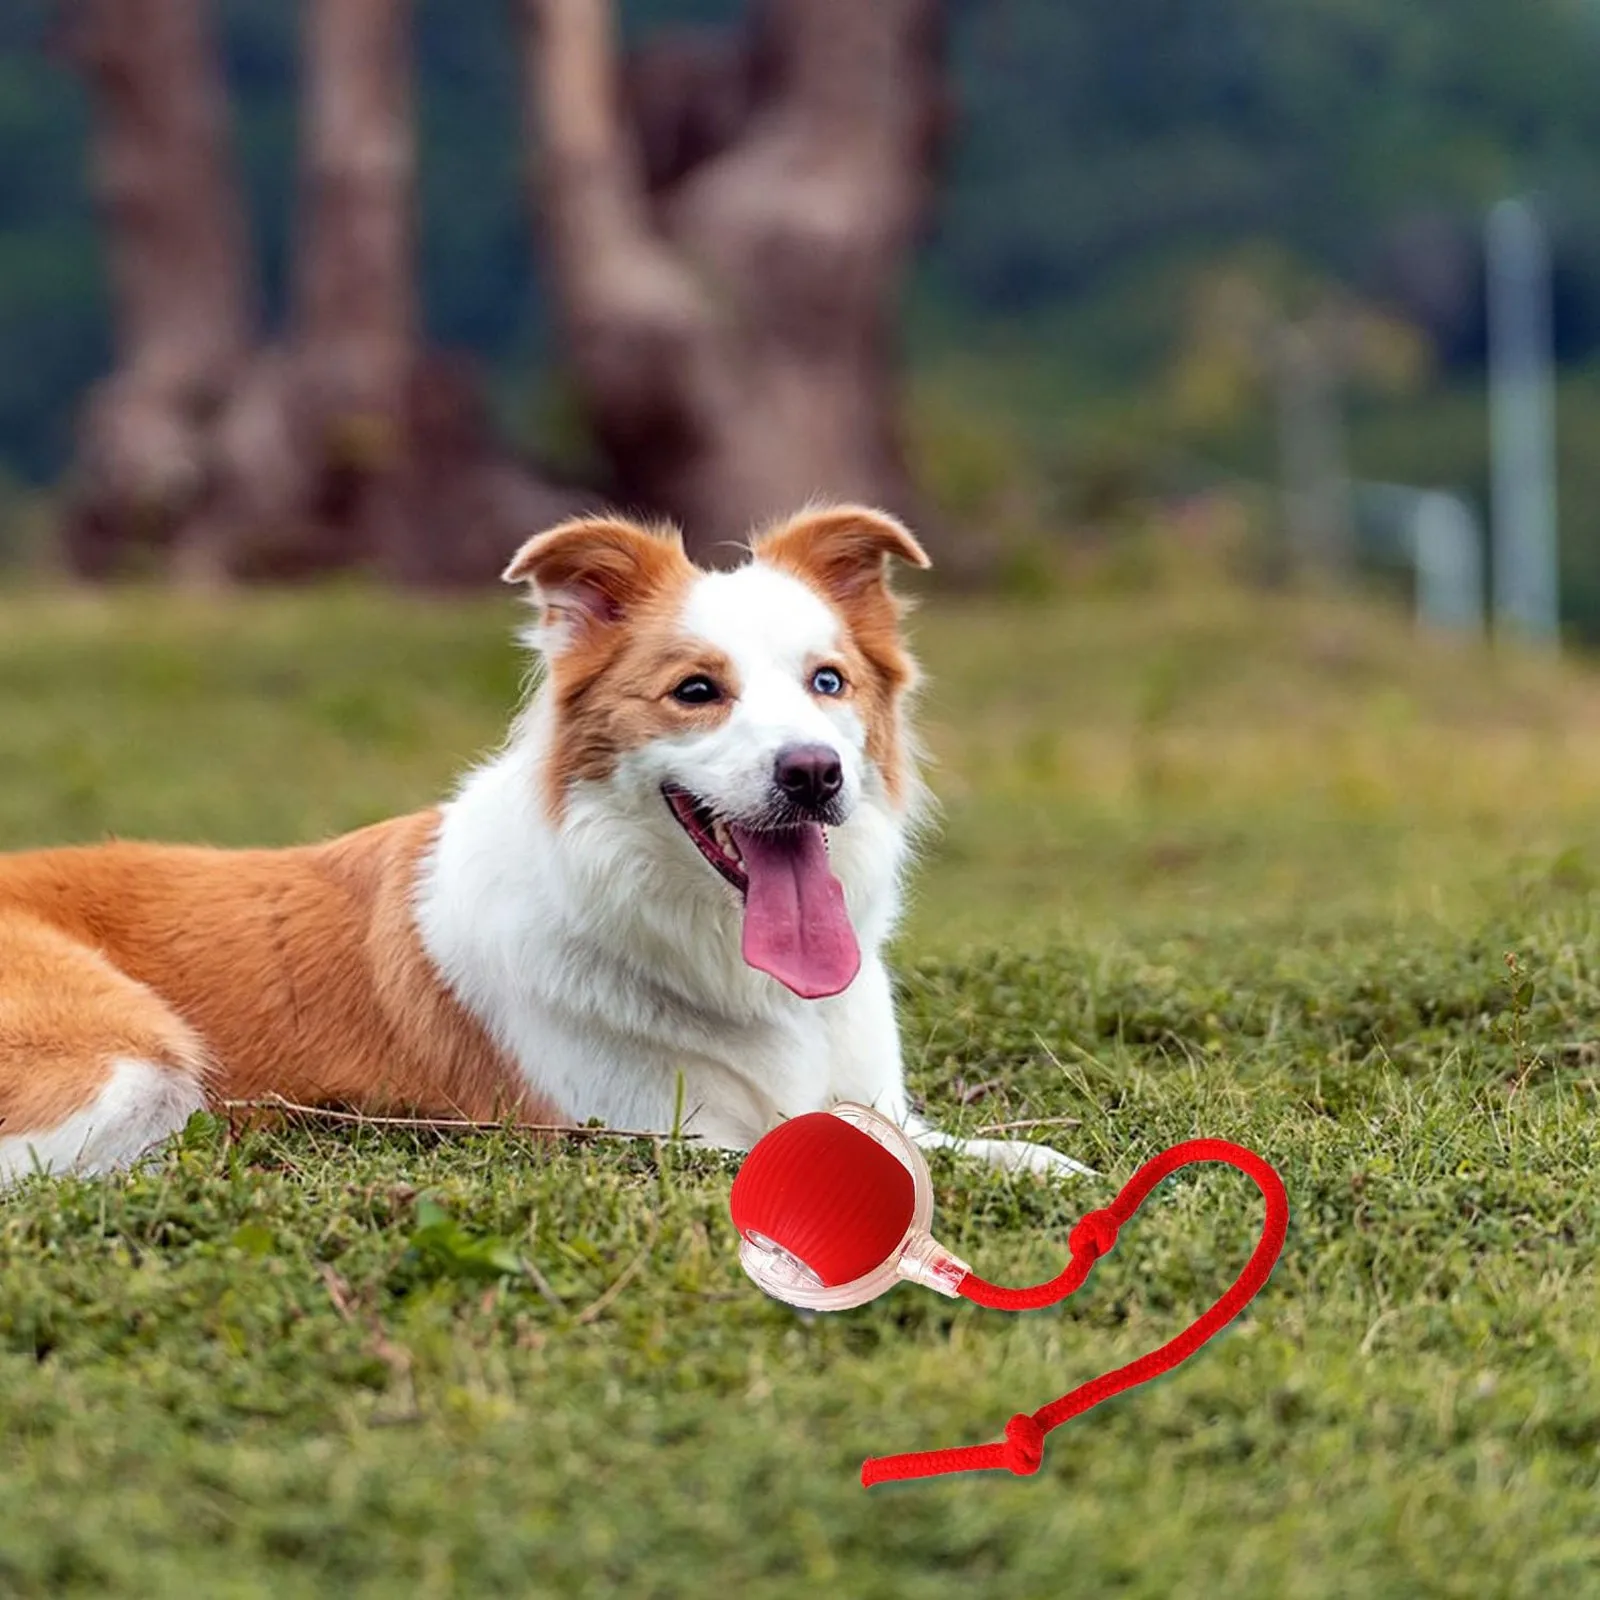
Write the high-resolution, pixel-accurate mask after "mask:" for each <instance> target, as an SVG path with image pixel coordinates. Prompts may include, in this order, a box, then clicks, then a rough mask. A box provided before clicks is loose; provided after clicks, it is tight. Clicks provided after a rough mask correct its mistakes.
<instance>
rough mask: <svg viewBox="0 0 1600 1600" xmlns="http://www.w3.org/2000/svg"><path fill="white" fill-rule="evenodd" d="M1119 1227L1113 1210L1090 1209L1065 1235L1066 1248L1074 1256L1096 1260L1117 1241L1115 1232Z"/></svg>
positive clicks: (1120, 1225) (1119, 1224)
mask: <svg viewBox="0 0 1600 1600" xmlns="http://www.w3.org/2000/svg"><path fill="white" fill-rule="evenodd" d="M1121 1227H1122V1224H1121V1223H1120V1222H1118V1221H1117V1218H1116V1214H1115V1212H1112V1211H1109V1210H1102V1211H1091V1212H1090V1213H1089V1214H1088V1215H1087V1216H1086V1217H1084V1219H1083V1220H1082V1221H1081V1222H1080V1223H1079V1224H1078V1225H1077V1227H1075V1228H1074V1229H1073V1230H1072V1232H1071V1233H1070V1234H1069V1235H1068V1236H1067V1248H1068V1249H1069V1250H1070V1251H1071V1252H1072V1254H1073V1256H1074V1257H1087V1258H1088V1260H1090V1261H1098V1260H1099V1259H1100V1257H1101V1256H1103V1255H1106V1254H1107V1253H1108V1252H1109V1251H1110V1249H1111V1247H1112V1245H1114V1244H1115V1243H1116V1242H1117V1232H1118V1230H1119V1229H1120V1228H1121Z"/></svg>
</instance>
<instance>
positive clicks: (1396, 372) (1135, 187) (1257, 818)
mask: <svg viewBox="0 0 1600 1600" xmlns="http://www.w3.org/2000/svg"><path fill="white" fill-rule="evenodd" d="M1597 72H1600V3H1595V0H1522V3H1513V0H1414V3H1412V4H1410V5H1406V6H1403V7H1397V6H1390V5H1379V4H1375V3H1370V0H1297V3H1295V4H1293V5H1286V4H1282V3H1281V0H1212V3H1210V4H1207V5H1206V6H1204V7H1199V6H1193V5H1187V4H1180V3H1178V0H1120V3H1119V4H1117V5H1114V6H1108V5H1101V4H1089V3H1087V0H1082V3H1080V0H983V3H978V0H875V3H874V4H872V5H871V6H866V5H862V4H860V3H859V0H648V3H647V0H627V3H624V4H621V5H620V6H618V5H614V4H609V3H606V0H505V3H499V0H497V3H495V4H484V5H471V6H463V5H460V4H450V3H446V0H412V3H409V4H407V3H403V0H318V3H317V4H316V5H315V6H311V5H298V6H296V5H288V4H285V3H282V0H13V3H12V4H10V5H9V6H7V7H6V8H5V11H4V15H3V17H0V616H3V626H0V693H3V697H4V698H3V703H4V705H5V707H6V715H5V717H4V719H0V763H3V764H4V765H6V766H7V767H8V768H9V769H10V770H13V771H15V772H18V773H26V774H27V780H26V782H17V783H14V784H11V785H8V786H5V787H4V788H3V789H0V844H7V845H11V844H24V843H30V842H45V841H48V840H53V839H58V838H73V837H85V836H93V835H95V834H97V833H100V832H104V831H107V830H110V831H116V832H123V833H144V834H156V835H167V836H191V837H199V838H207V839H212V840H216V841H218V842H232V843H250V842H269V841H274V840H287V839H292V838H298V837H305V836H307V835H308V834H314V833H318V832H325V831H331V830H334V829H337V828H343V827H347V826H353V825H355V824H356V823H359V822H363V821H366V820H370V819H371V818H373V817H376V816H381V815H385V814H389V813H391V812H393V811H394V810H396V809H399V808H401V807H403V806H405V805H408V804H424V803H427V802H429V801H431V800H432V799H433V798H434V797H435V796H436V795H437V794H438V793H439V792H440V790H441V787H442V786H443V785H444V784H445V783H447V782H448V780H449V778H450V775H451V774H452V773H453V772H455V771H457V770H459V768H460V766H461V764H462V763H463V762H465V761H467V760H469V759H471V757H472V756H473V755H474V754H475V753H476V751H478V750H479V749H481V748H483V747H484V745H485V744H487V743H489V742H491V741H492V740H494V739H495V738H496V737H498V733H499V730H500V728H501V726H502V725H503V718H504V714H505V708H506V706H507V705H508V704H510V703H511V702H512V700H513V699H514V697H515V695H516V693H517V689H518V685H519V681H520V678H521V674H522V670H523V664H522V663H521V661H519V659H518V657H517V655H516V652H515V650H514V649H513V647H512V645H511V643H510V637H509V636H510V627H509V626H508V624H509V622H510V621H511V619H512V617H513V616H514V615H515V611H514V607H513V603H512V597H511V596H510V595H509V594H507V593H506V592H505V591H504V590H503V589H502V587H501V586H500V585H499V584H498V583H497V582H496V575H497V574H498V572H499V571H500V569H501V566H502V565H503V563H504V561H505V558H506V555H507V553H508V552H509V551H510V550H512V549H514V548H515V546H516V544H517V543H518V542H520V541H521V540H522V539H523V538H525V537H526V536H527V535H528V534H529V533H530V532H531V531H533V530H536V529H537V528H539V527H541V526H544V525H547V524H548V523H549V522H550V521H552V520H554V519H556V518H558V517H560V516H562V515H564V514H567V513H569V512H571V511H574V510H578V509H583V508H590V507H593V506H595V505H597V504H599V503H601V502H604V501H611V502H614V503H620V504H622V505H624V506H627V507H629V508H631V509H634V510H636V511H640V512H645V513H650V514H661V515H667V516H671V517H674V518H676V519H678V520H679V521H680V523H681V524H682V525H683V526H684V527H685V528H686V529H687V530H688V536H689V540H690V543H691V545H692V547H693V549H694V551H695V552H696V553H697V554H698V555H699V556H700V557H701V558H702V559H703V560H707V561H719V560H724V559H727V558H728V556H729V555H730V554H733V553H736V552H737V549H738V541H739V539H740V538H741V536H742V535H743V534H744V533H745V531H746V530H747V529H748V528H749V527H750V526H751V524H752V523H753V522H755V521H758V520H759V519H761V518H764V517H768V516H773V515H781V514H784V513H787V512H789V511H790V510H792V509H793V508H794V506H795V505H796V504H798V503H799V502H801V501H802V500H804V499H805V498H807V497H809V496H811V495H813V494H816V493H823V494H827V495H833V496H839V497H858V498H864V499H867V500H871V501H874V502H876V503H878V504H881V505H885V506H887V507H889V508H891V509H893V510H895V511H898V512H900V513H901V514H903V515H905V516H906V517H907V518H909V519H910V520H911V522H912V523H913V525H914V526H915V527H916V528H917V530H918V532H919V534H920V535H921V536H922V537H923V538H924V540H925V542H926V543H927V544H928V546H929V547H930V549H931V550H932V551H933V553H934V555H935V558H936V571H935V573H934V575H933V580H932V581H933V587H932V588H931V589H929V588H928V587H927V586H926V585H924V584H922V583H921V582H920V580H919V585H918V587H920V588H921V589H922V590H923V597H924V598H925V599H927V600H928V602H929V603H928V604H927V605H926V606H925V607H924V609H923V610H922V611H921V613H920V614H919V616H918V618H917V619H916V635H917V645H918V648H919V650H920V651H921V652H922V654H923V656H924V659H925V661H926V662H927V665H928V667H929V669H930V677H931V680H932V688H931V690H930V693H929V696H928V699H927V702H926V705H925V721H926V723H927V727H928V738H929V743H930V745H931V748H932V752H933V754H934V756H935V758H936V763H937V771H936V774H935V783H936V787H937V788H938V791H939V794H940V797H941V800H942V802H943V803H944V806H945V817H944V831H943V834H942V842H941V845H940V848H939V850H938V852H937V854H936V855H935V856H934V858H933V860H932V862H931V864H930V867H929V869H928V870H927V871H926V872H925V873H924V875H923V883H922V889H921V893H920V898H919V900H918V903H917V910H916V911H915V913H914V917H913V929H912V935H911V937H912V938H913V941H914V943H916V944H917V945H918V946H919V947H926V946H928V945H929V944H937V943H948V942H951V941H956V942H960V941H963V940H967V939H988V938H990V937H996V938H1005V939H1009V940H1015V939H1018V938H1021V937H1023V936H1024V935H1027V934H1030V933H1038V934H1040V935H1045V934H1048V933H1050V932H1053V931H1060V929H1061V927H1062V925H1063V923H1066V924H1069V925H1070V926H1071V927H1074V928H1080V929H1081V928H1089V929H1092V930H1093V936H1094V937H1106V936H1110V935H1112V934H1116V935H1121V934H1122V933H1125V932H1133V931H1135V930H1137V929H1138V928H1140V927H1142V926H1146V925H1152V926H1153V925H1159V926H1161V927H1167V926H1169V925H1171V922H1172V919H1173V918H1174V917H1177V918H1179V920H1180V922H1181V923H1182V924H1183V925H1185V926H1187V925H1202V924H1203V925H1207V926H1209V925H1211V924H1212V923H1214V922H1215V921H1216V920H1217V919H1219V918H1220V919H1223V920H1228V919H1233V920H1238V919H1240V918H1249V919H1256V920H1258V921H1259V920H1260V919H1263V918H1265V919H1266V920H1267V922H1268V923H1269V924H1270V923H1273V922H1280V923H1285V924H1293V925H1294V926H1295V927H1297V928H1300V929H1305V928H1306V927H1308V926H1311V925H1313V924H1316V923H1317V922H1318V921H1319V919H1320V920H1322V921H1331V924H1332V925H1336V926H1337V927H1338V928H1339V929H1341V930H1344V931H1348V930H1349V929H1350V928H1351V927H1352V926H1355V925H1357V924H1358V923H1359V922H1360V919H1362V918H1369V919H1370V918H1374V917H1376V918H1379V919H1385V918H1391V917H1393V916H1394V915H1396V914H1405V915H1411V914H1413V913H1417V914H1424V915H1427V916H1433V915H1436V914H1449V913H1453V912H1455V911H1457V910H1460V911H1463V912H1465V911H1466V910H1467V909H1468V908H1469V907H1477V906H1480V905H1481V904H1482V903H1483V902H1484V901H1485V900H1488V901H1489V902H1492V903H1493V904H1495V905H1496V906H1500V905H1502V904H1503V903H1504V900H1505V897H1506V895H1507V894H1511V895H1513V896H1515V895H1518V894H1522V893H1524V892H1526V890H1527V886H1528V885H1530V884H1532V885H1536V886H1542V887H1543V888H1545V889H1550V890H1551V892H1558V891H1559V892H1566V891H1568V890H1572V889H1574V888H1576V889H1578V890H1582V889H1583V888H1584V886H1585V885H1587V884H1588V883H1589V881H1590V876H1591V873H1590V868H1589V866H1588V865H1587V862H1588V861H1589V860H1590V859H1591V857H1592V858H1594V859H1596V860H1600V822H1597V821H1596V819H1595V815H1594V813H1595V808H1594V806H1593V804H1592V797H1593V795H1594V793H1595V792H1596V789H1597V786H1600V755H1596V753H1595V752H1596V751H1597V750H1600V740H1596V739H1595V738H1594V737H1593V735H1594V732H1595V731H1596V730H1597V729H1600V680H1597V679H1596V678H1595V676H1594V674H1593V672H1592V669H1591V668H1590V666H1589V665H1588V654H1587V647H1588V644H1589V642H1590V641H1591V640H1594V639H1595V638H1596V637H1600V452H1596V451H1595V450H1593V449H1591V448H1590V440H1591V438H1592V437H1595V436H1597V435H1600V96H1597V95H1596V93H1595V92H1594V85H1595V83H1596V82H1597V81H1600V76H1597ZM68 580H75V581H68ZM112 580H115V581H112ZM225 596H226V598H224V597H225ZM1419 624H1420V625H1419ZM1558 639H1565V641H1566V642H1567V648H1566V649H1565V651H1564V652H1562V651H1557V650H1554V649H1551V648H1548V647H1549V646H1550V645H1552V644H1554V643H1555V642H1556V641H1557V640H1558ZM185 752H188V753H190V754H191V755H202V754H203V756H204V758H205V759H204V760H203V761H198V762H197V761H195V760H193V759H181V757H182V756H183V753H185ZM175 757H180V759H174V758H175ZM1552 886H1554V887H1552ZM1563 886H1564V888H1563ZM1352 919H1354V921H1353V920H1352Z"/></svg>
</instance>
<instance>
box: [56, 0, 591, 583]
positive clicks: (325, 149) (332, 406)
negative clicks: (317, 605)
mask: <svg viewBox="0 0 1600 1600" xmlns="http://www.w3.org/2000/svg"><path fill="white" fill-rule="evenodd" d="M410 11H411V5H410V0H315V3H314V4H308V5H306V6H305V7H304V8H303V15H304V18H305V34H304V72H303V81H304V85H305V89H304V94H305V99H304V104H303V120H302V143H301V160H300V185H299V200H298V207H299V209H298V217H297V224H298V226H297V237H296V254H295V261H294V274H293V280H292V300H293V305H292V310H291V314H290V319H289V327H288V329H287V332H286V334H285V337H284V338H283V339H282V340H281V341H279V342H277V343H274V344H267V345H262V344H258V343H257V342H256V341H255V340H254V338H253V333H254V329H253V321H254V315H253V312H254V298H255V297H254V287H253V282H252V278H251V273H250V269H249V255H248V241H247V239H246V228H245V219H244V213H243V207H242V205H241V203H240V199H239V192H238V188H237V183H236V179H235V175H234V172H233V169H232V162H231V160H230V158H229V155H228V148H227V138H226V136H227V126H226V123H227V116H226V98H225V94H224V89H223V84H222V80H221V76H220V72H219V70H218V63H217V58H216V55H215V52H214V47H213V41H212V40H211V38H210V35H209V29H208V27H207V25H206V23H207V16H206V11H205V0H81V5H80V7H79V9H78V10H77V11H75V12H74V13H73V15H72V18H71V21H70V23H69V27H68V30H67V34H66V38H65V40H64V43H65V45H66V46H67V48H68V50H69V51H70V52H71V53H72V55H73V56H74V57H75V58H76V59H77V61H78V62H79V63H80V64H81V66H82V67H83V69H84V71H85V72H86V75H87V76H88V79H89V82H90V87H91V91H92V97H93V101H94V105H95V112H96V138H95V166H96V175H97V179H98V188H99V192H100V196H101V209H102V214H103V217H104V222H105V231H106V237H107V242H108V250H109V254H110V259H111V264H112V278H113V284H114V289H115V297H114V298H115V306H116V333H117V357H118V365H117V369H116V371H115V372H114V373H113V374H112V376H111V377H110V378H108V379H107V380H106V381H105V382H104V383H103V384H101V385H100V386H99V387H98V388H97V389H96V391H95V392H94V394H93V396H92V397H91V400H90V402H89V404H88V406H87V408H86V412H85V417H84V423H83V428H82V439H81V447H80V463H79V466H80V470H79V477H80V480H81V484H80V491H79V494H78V495H77V497H76V503H75V505H74V507H73V511H72V514H71V515H70V517H69V519H68V523H67V527H66V529H65V544H66V550H67V555H68V559H69V561H70V563H71V564H72V566H73V567H74V568H75V569H76V570H77V571H78V572H80V573H82V574H84V575H85V576H93V577H102V576H108V575H110V574H111V573H112V572H114V571H116V570H117V569H119V568H121V567H125V566H126V565H127V564H128V556H129V553H130V549H131V548H132V547H136V546H141V545H142V546H146V547H160V548H162V549H164V550H166V551H167V552H168V553H169V556H170V562H171V567H172V571H173V573H174V574H175V576H176V577H177V578H178V579H179V581H180V582H184V583H187V584H190V585H195V586H202V587H214V586H217V585H221V584H226V583H230V582H233V581H236V580H239V579H253V578H271V579H295V578H303V577H307V576H311V575H313V574H316V573H320V572H326V571H330V570H334V569H339V568H347V567H351V566H365V567H368V568H370V569H372V570H375V571H377V572H379V573H381V574H383V575H385V576H387V577H390V578H392V579H395V580H398V581H401V582H405V583H410V584H417V585H422V586H430V587H438V586H444V585H459V584H464V583H483V584H489V583H492V582H494V581H495V579H496V578H497V577H498V575H499V573H500V571H501V569H502V568H503V566H504V564H505V561H506V559H507V558H508V556H509V555H510V553H511V552H512V551H514V550H515V549H516V548H517V547H518V545H520V544H521V543H522V542H523V541H524V540H526V539H527V538H528V537H529V536H530V535H531V534H532V533H534V532H537V531H538V528H539V526H540V525H541V523H542V522H543V521H545V520H548V521H550V522H555V521H560V520H561V519H562V518H563V517H566V516H569V515H572V514H573V513H574V512H576V511H577V510H579V509H580V508H581V507H582V505H583V504H584V503H585V501H586V497H584V496H581V495H580V494H579V492H578V491H577V490H575V489H569V488H565V487H562V486H557V485H553V484H549V483H547V482H545V481H544V480H542V479H541V478H540V477H538V476H537V475H536V474H534V473H533V472H531V471H529V470H528V469H526V468H524V467H522V466H521V465H519V464H518V463H516V462H515V461H513V460H512V459H511V458H510V457H509V456H508V454H507V453H506V452H505V450H504V449H503V448H502V447H501V446H500V445H499V444H498V442H497V441H496V439H495V437H494V434H493V430H492V427H491V425H490V421H489V417H488V415H487V410H486V408H485V407H484V405H483V403H482V398H481V391H480V386H479V383H478V379H477V375H476V373H475V372H474V371H473V370H472V369H471V367H470V366H469V365H468V364H467V363H465V362H463V361H460V360H458V359H455V358H452V357H449V356H446V355H441V354H439V353H437V352H431V351H427V350H425V349H424V348H423V344H422V338H421V332H420V327H419V323H420V317H419V312H418V306H417V295H416V289H415V251H414V247H413V246H414V231H415V227H414V221H415V219H414V210H415V198H414V194H415V176H414V175H415V165H416V162H415V149H414V136H413V131H412V130H413V117H412V95H411V68H410Z"/></svg>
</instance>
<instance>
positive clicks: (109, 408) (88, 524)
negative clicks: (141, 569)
mask: <svg viewBox="0 0 1600 1600" xmlns="http://www.w3.org/2000/svg"><path fill="white" fill-rule="evenodd" d="M62 22H63V27H62V30H61V33H60V35H59V43H60V44H61V46H62V48H63V50H64V51H65V52H66V53H67V55H68V56H69V57H70V58H71V59H72V60H73V61H74V62H75V63H76V64H77V65H78V66H79V68H80V69H81V70H82V71H83V72H84V73H85V75H86V76H87V77H88V79H89V82H90V84H91V86H92V89H93V97H92V98H93V103H94V107H95V112H96V116H95V123H94V139H93V161H92V172H93V183H94V190H95V196H96V200H97V202H98V205H99V210H100V215H101V218H102V222H103V229H104V234H105V239H106V248H107V255H108V260H109V264H110V278H111V285H112V304H113V317H114V328H115V337H116V344H117V367H116V370H115V371H114V372H113V373H112V374H111V375H110V376H109V377H108V378H106V379H105V380H104V381H102V382H101V383H99V384H97V385H96V386H95V387H94V388H93V389H92V390H91V391H90V394H89V397H88V400H87V402H86V403H85V406H84V412H83V421H82V427H81V432H80V451H79V458H78V466H79V485H78V493H77V496H76V500H75V506H74V510H73V514H72V515H71V516H70V517H69V519H68V524H67V535H66V537H67V542H68V552H69V559H70V560H71V562H72V564H73V566H74V567H76V568H77V569H78V570H79V571H80V572H83V573H86V574H95V573H100V572H103V571H104V570H105V569H106V568H107V566H108V565H109V564H110V563H111V562H112V561H114V559H115V557H116V553H117V552H118V550H119V549H120V548H121V547H122V546H123V545H125V544H126V543H127V542H128V541H129V539H130V538H139V537H151V536H155V537H162V536H168V535H170V534H171V532H172V530H173V529H174V528H176V527H177V526H179V525H180V524H182V523H184V522H185V521H188V520H192V519H193V518H194V517H195V516H196V515H197V514H198V512H199V511H200V508H201V506H202V503H203V502H204V501H205V499H206V498H207V497H208V495H209V493H210V488H211V480H212V462H211V432H212V427H213V422H214V419H215V417H216V415H217V412H218V409H219V408H220V407H221V405H222V404H223V402H224V400H225V398H226V396H227V394H228V392H229V390H230V388H231V386H232V385H233V383H234V382H235V381H236V379H237V376H238V373H239V371H240V369H241V367H242V365H243V364H244V362H245V360H246V358H247V355H248V353H249V348H250V342H251V337H252V333H253V328H252V321H253V314H254V310H255V307H254V304H253V293H252V291H253V283H252V276H251V267H250V257H249V243H248V239H247V236H246V224H245V218H244V213H243V210H242V208H241V207H240V205H239V202H238V194H237V188H236V179H235V174H234V170H233V158H232V149H231V143H230V139H229V128H228V119H227V103H226V95H225V92H224V89H223V85H222V82H221V77H220V72H219V69H218V62H217V58H216V54H215V50H214V47H213V41H212V39H211V36H210V31H209V26H208V23H209V19H208V17H207V15H206V8H205V5H204V3H203V0H83V3H82V4H80V5H77V6H74V7H72V8H71V9H70V10H69V11H67V12H66V14H65V15H64V17H63V19H62Z"/></svg>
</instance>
